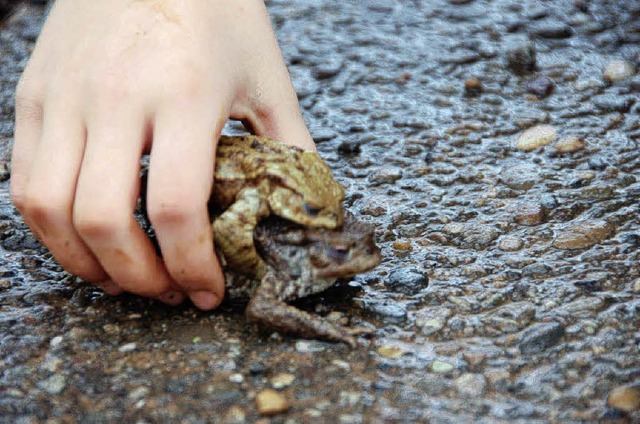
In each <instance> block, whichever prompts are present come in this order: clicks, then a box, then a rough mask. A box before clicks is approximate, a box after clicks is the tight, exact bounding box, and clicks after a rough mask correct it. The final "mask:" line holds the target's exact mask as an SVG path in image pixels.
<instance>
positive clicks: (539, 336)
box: [518, 322, 565, 355]
mask: <svg viewBox="0 0 640 424" xmlns="http://www.w3.org/2000/svg"><path fill="white" fill-rule="evenodd" d="M564 334H565V328H564V326H563V325H562V324H560V323H557V322H545V323H541V324H535V325H532V326H531V327H529V328H528V329H526V330H525V331H524V332H523V333H522V336H521V337H520V340H519V342H518V348H519V349H520V352H522V353H523V354H525V355H531V354H536V353H541V352H543V351H545V350H546V349H548V348H550V347H551V346H553V345H554V344H556V343H558V341H560V339H561V338H562V337H564Z"/></svg>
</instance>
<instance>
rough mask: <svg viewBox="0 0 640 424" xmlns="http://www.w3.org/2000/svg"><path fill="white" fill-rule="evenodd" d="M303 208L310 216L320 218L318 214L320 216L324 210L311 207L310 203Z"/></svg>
mask: <svg viewBox="0 0 640 424" xmlns="http://www.w3.org/2000/svg"><path fill="white" fill-rule="evenodd" d="M302 208H303V209H304V211H305V213H306V214H307V215H309V216H318V214H320V211H321V210H322V208H319V207H316V206H313V205H310V204H308V203H305V204H304V205H303V207H302Z"/></svg>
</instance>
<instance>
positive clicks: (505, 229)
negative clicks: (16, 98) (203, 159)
mask: <svg viewBox="0 0 640 424" xmlns="http://www.w3.org/2000/svg"><path fill="white" fill-rule="evenodd" d="M268 6H269V9H270V12H271V15H272V18H273V22H274V25H275V28H276V31H277V33H278V36H279V39H280V42H281V46H282V48H283V51H284V54H285V57H286V60H287V62H288V65H289V67H290V71H291V73H292V77H293V80H294V84H295V86H296V89H297V91H298V95H299V98H300V102H301V105H302V107H303V112H304V114H305V118H306V120H307V122H308V124H309V126H310V128H311V131H312V134H313V135H314V137H315V138H316V141H317V142H318V148H319V151H320V153H321V154H322V156H323V157H324V158H325V159H326V160H327V161H328V163H329V164H330V166H331V167H332V169H333V170H334V172H335V174H336V176H337V178H338V179H339V180H340V181H341V182H342V183H343V184H344V185H345V186H346V188H347V193H348V194H347V206H348V207H349V209H350V210H351V211H353V212H354V213H355V214H356V215H358V216H359V217H360V218H361V219H363V220H365V221H368V222H371V223H374V224H375V225H376V226H377V228H378V230H377V237H378V242H379V245H380V246H381V247H382V248H383V254H384V262H383V264H382V266H380V267H379V268H378V269H377V270H376V271H375V272H372V273H370V274H367V275H364V276H360V277H357V278H356V279H355V280H354V281H352V282H350V283H346V282H345V283H343V284H342V285H341V286H340V287H336V288H335V289H332V290H330V291H328V292H326V293H324V294H322V295H319V296H317V297H314V298H312V299H308V300H305V301H303V302H300V304H299V305H300V306H301V307H303V308H307V309H308V310H311V311H315V312H317V313H320V314H327V315H328V314H332V316H336V317H338V319H350V321H351V324H352V325H375V326H376V327H377V328H378V330H377V332H376V336H375V338H374V339H373V341H372V343H371V345H370V346H368V347H366V348H362V349H360V350H348V349H347V348H346V347H345V346H342V345H332V344H327V343H323V342H317V341H307V340H296V339H291V338H287V337H283V336H279V335H277V334H272V335H269V334H262V333H260V332H258V330H257V329H256V328H254V327H253V326H251V325H248V324H247V322H246V320H245V318H244V316H243V315H242V310H243V307H242V305H234V304H231V303H228V304H226V305H225V306H223V307H222V308H221V309H219V310H217V311H215V312H213V313H201V312H198V311H196V310H194V309H193V308H191V307H188V306H185V307H182V308H176V309H172V308H168V307H165V306H163V305H160V304H157V303H155V302H152V301H148V300H144V299H139V298H134V297H130V296H121V297H117V298H111V297H108V296H104V295H103V294H102V293H101V292H100V291H99V290H97V289H93V288H90V287H85V286H83V285H82V284H80V283H78V282H76V281H75V280H74V279H73V278H71V277H69V276H68V275H67V274H65V273H63V272H62V271H61V270H60V268H59V267H58V266H57V265H56V264H55V263H54V261H53V260H52V259H51V257H50V256H49V255H48V254H47V253H46V251H45V250H44V249H43V248H42V247H41V246H39V245H38V243H37V242H36V241H35V239H34V238H33V237H32V236H31V234H30V233H29V232H28V231H27V229H26V226H25V225H24V224H23V223H22V221H21V220H20V218H19V217H18V216H17V215H16V213H15V211H14V209H13V208H12V207H11V205H10V202H9V197H8V182H7V181H6V180H7V179H8V177H9V175H8V170H7V166H6V160H5V161H4V162H3V164H2V165H1V166H2V168H0V180H3V181H4V182H2V183H0V217H1V218H2V220H1V222H0V229H1V231H0V264H1V265H0V305H1V306H0V393H2V395H1V396H0V417H3V418H5V419H8V420H10V421H16V420H18V419H22V420H23V422H38V421H40V420H43V419H44V418H45V417H54V418H55V419H56V420H57V421H54V422H58V421H59V422H72V421H74V420H80V421H84V422H102V421H123V420H125V421H134V420H144V421H148V422H155V421H169V420H171V421H178V420H182V421H184V422H207V421H214V422H244V420H247V421H255V420H256V419H258V418H259V416H260V413H259V409H260V411H262V412H263V413H268V412H269V411H272V413H278V415H276V416H275V417H274V418H271V420H272V421H273V422H285V421H286V422H290V423H293V422H308V421H310V420H317V421H339V422H343V423H352V422H353V423H358V422H412V421H424V420H433V421H435V422H472V421H475V422H500V421H505V422H506V421H508V422H513V421H518V420H519V421H523V422H525V421H526V422H537V421H539V422H546V421H563V422H567V421H574V422H578V421H581V420H596V419H599V418H608V419H612V420H615V419H619V420H621V421H620V422H625V421H624V420H627V421H629V422H631V421H634V420H640V412H638V409H639V407H640V406H639V404H640V400H639V399H640V389H639V388H638V387H640V362H639V361H638V358H639V357H640V348H639V345H640V332H639V331H638V328H639V327H640V297H639V294H640V267H639V264H640V253H639V249H638V246H639V244H640V202H639V197H640V181H639V178H640V172H639V169H640V149H639V141H638V140H639V139H640V102H639V101H638V92H639V91H640V75H638V74H637V69H638V66H639V65H640V25H639V24H638V23H639V22H640V6H638V4H637V3H636V2H629V1H622V0H618V1H598V0H592V1H582V0H576V1H574V2H566V1H547V2H544V3H540V2H533V1H531V2H514V1H507V0H496V1H489V0H449V1H445V0H441V1H437V0H434V1H426V0H424V1H419V0H414V1H399V0H397V1H389V0H387V1H367V2H316V1H314V0H299V1H298V0H296V1H290V0H272V1H269V2H268ZM42 13H43V11H42V6H36V5H30V6H28V7H27V8H26V9H23V10H22V11H21V12H20V13H18V14H17V15H16V16H14V17H13V18H11V19H9V20H7V21H5V23H4V27H3V28H2V31H1V32H0V68H1V69H2V72H1V73H0V81H1V90H0V98H1V99H2V101H1V102H0V104H2V107H1V109H0V114H1V121H0V146H1V151H2V152H3V154H4V157H7V151H8V146H9V145H10V142H11V137H12V133H13V108H12V96H13V87H14V84H15V82H16V81H17V79H18V77H19V75H20V72H21V69H22V68H23V67H24V65H25V61H26V59H27V57H28V54H29V51H30V49H31V47H32V44H33V41H34V39H35V37H36V36H37V33H38V31H39V27H40V21H41V18H42ZM228 130H229V131H230V132H234V131H237V130H238V128H237V127H236V126H235V125H230V126H229V127H228ZM266 389H273V390H275V392H271V391H266ZM265 403H266V406H265ZM269 407H272V408H275V412H274V410H273V409H272V410H269V409H268V408H269ZM634 411H635V412H634Z"/></svg>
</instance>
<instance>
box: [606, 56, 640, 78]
mask: <svg viewBox="0 0 640 424" xmlns="http://www.w3.org/2000/svg"><path fill="white" fill-rule="evenodd" d="M603 74H604V80H605V81H607V82H618V81H623V80H626V79H627V78H631V77H632V76H633V74H635V70H634V69H633V66H631V64H630V63H629V62H627V61H626V60H614V61H611V62H609V63H608V64H607V66H605V68H604V71H603Z"/></svg>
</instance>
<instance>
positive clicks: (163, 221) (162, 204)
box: [147, 199, 199, 227]
mask: <svg viewBox="0 0 640 424" xmlns="http://www.w3.org/2000/svg"><path fill="white" fill-rule="evenodd" d="M198 206H199V205H197V204H196V203H195V202H193V201H190V199H185V201H179V200H177V199H171V200H169V201H167V200H162V201H150V202H149V206H148V211H147V213H148V214H149V219H150V220H151V223H152V224H153V225H154V226H156V227H159V226H163V225H175V224H180V223H183V222H186V221H188V220H189V219H191V217H193V216H194V215H195V214H196V212H197V210H198V209H199V207H198Z"/></svg>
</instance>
